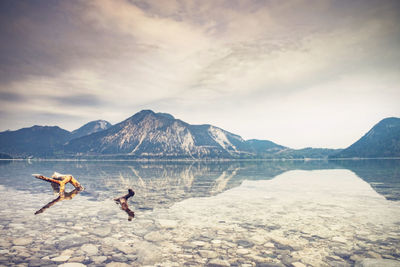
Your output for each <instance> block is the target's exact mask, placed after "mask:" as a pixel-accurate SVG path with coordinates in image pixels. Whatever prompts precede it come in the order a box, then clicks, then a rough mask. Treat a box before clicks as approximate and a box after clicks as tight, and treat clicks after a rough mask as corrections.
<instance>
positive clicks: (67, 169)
mask: <svg viewBox="0 0 400 267" xmlns="http://www.w3.org/2000/svg"><path fill="white" fill-rule="evenodd" d="M399 163H400V161H398V160H397V161H396V160H380V161H375V160H371V161H318V160H317V161H313V160H312V161H293V160H288V161H230V162H227V161H222V162H216V161H212V162H170V161H167V162H116V161H101V162H95V161H94V162H68V161H43V162H40V161H32V162H31V163H29V162H27V161H20V162H10V163H9V164H2V165H0V183H1V184H3V185H5V186H10V187H14V188H17V189H18V190H29V191H31V192H36V193H37V192H38V191H40V192H43V191H44V192H51V191H50V189H49V188H48V187H47V186H46V185H47V184H46V185H44V184H43V183H42V182H40V181H37V180H36V179H32V178H31V176H30V174H31V173H38V172H39V173H42V174H51V173H53V172H54V171H58V172H62V173H70V174H72V175H74V176H75V177H76V178H77V179H79V181H80V182H81V183H82V184H83V185H84V186H85V188H86V190H85V191H84V192H82V195H90V197H91V199H93V200H99V199H112V198H114V197H116V196H119V195H121V194H123V193H125V192H126V189H127V188H133V189H134V190H135V192H136V195H135V197H133V198H132V200H130V201H132V203H133V207H136V208H137V209H153V208H154V207H160V206H162V207H166V206H170V205H172V204H173V203H175V202H178V201H182V200H183V199H187V198H192V197H207V196H212V195H216V194H219V193H221V192H224V191H226V190H228V189H231V188H234V187H237V186H239V185H240V184H242V182H243V181H244V180H270V179H273V178H274V177H275V176H277V175H279V174H282V173H284V172H287V171H290V170H323V169H343V168H345V169H349V170H351V171H353V172H354V173H356V174H357V175H358V176H359V177H360V178H362V179H363V180H364V181H366V182H368V183H369V184H371V186H372V188H374V189H375V190H376V191H377V192H378V193H379V194H381V195H383V196H385V197H386V198H387V199H391V200H400V181H399V180H400V179H399V178H400V167H399V166H400V164H399ZM27 185H29V186H27ZM39 188H40V190H38V189H39Z"/></svg>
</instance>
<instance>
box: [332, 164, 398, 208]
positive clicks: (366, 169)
mask: <svg viewBox="0 0 400 267" xmlns="http://www.w3.org/2000/svg"><path fill="white" fill-rule="evenodd" d="M336 163H337V165H338V166H342V167H343V168H346V169H349V170H351V171H353V172H354V173H356V174H357V175H358V176H359V177H360V178H361V179H363V180H364V181H366V182H367V183H369V184H370V185H371V186H372V188H373V189H374V190H375V191H376V192H378V193H379V194H381V195H383V196H384V197H385V198H386V199H388V200H400V160H342V161H336Z"/></svg>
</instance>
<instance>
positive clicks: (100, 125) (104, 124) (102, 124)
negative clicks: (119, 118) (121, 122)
mask: <svg viewBox="0 0 400 267" xmlns="http://www.w3.org/2000/svg"><path fill="white" fill-rule="evenodd" d="M110 127H111V123H109V122H108V121H105V120H97V121H91V122H88V123H86V124H85V125H83V126H82V127H80V128H78V129H76V130H74V131H72V132H71V137H70V139H75V138H79V137H82V136H85V135H89V134H92V133H97V132H100V131H104V130H107V129H108V128H110Z"/></svg>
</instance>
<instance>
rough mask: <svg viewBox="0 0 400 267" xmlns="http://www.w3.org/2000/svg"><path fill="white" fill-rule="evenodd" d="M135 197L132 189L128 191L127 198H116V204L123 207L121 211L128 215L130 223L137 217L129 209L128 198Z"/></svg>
mask: <svg viewBox="0 0 400 267" xmlns="http://www.w3.org/2000/svg"><path fill="white" fill-rule="evenodd" d="M134 195H135V192H133V190H132V189H128V194H126V195H125V196H122V197H119V198H114V200H115V202H116V203H117V204H120V205H121V209H122V210H124V211H125V212H126V213H127V214H128V216H129V218H128V221H132V219H133V218H134V217H135V213H134V212H133V211H131V210H130V209H129V207H128V198H130V197H133V196H134Z"/></svg>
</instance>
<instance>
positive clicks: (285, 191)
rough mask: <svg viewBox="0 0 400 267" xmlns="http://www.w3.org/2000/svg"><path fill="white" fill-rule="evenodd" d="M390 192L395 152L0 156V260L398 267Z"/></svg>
mask: <svg viewBox="0 0 400 267" xmlns="http://www.w3.org/2000/svg"><path fill="white" fill-rule="evenodd" d="M54 171H57V172H60V173H68V174H72V175H73V176H74V177H75V178H77V179H78V180H79V181H80V182H81V184H83V186H84V187H85V190H84V191H83V192H81V193H80V194H77V195H75V196H74V195H72V196H70V198H71V199H69V200H63V201H58V202H54V203H53V205H52V206H51V207H49V208H44V209H43V210H42V213H40V214H37V215H34V213H35V212H36V211H38V210H40V209H41V208H42V207H44V206H45V205H46V204H47V203H49V202H51V201H53V200H54V199H56V198H57V197H58V195H54V193H53V190H52V188H51V186H50V184H49V183H46V182H44V181H41V180H38V179H35V178H34V177H32V176H31V174H33V173H41V174H43V175H45V176H51V175H52V173H53V172H54ZM128 188H132V189H133V190H134V191H135V193H136V195H135V196H134V197H132V198H130V199H129V202H128V203H129V207H130V208H131V209H132V210H133V211H134V212H135V218H134V219H133V220H132V221H128V215H127V214H126V213H125V212H124V211H122V210H121V209H120V208H119V206H118V205H117V204H116V203H115V202H114V201H113V198H115V197H119V196H122V195H124V194H126V193H127V189H128ZM72 190H73V187H72V186H71V187H67V191H72ZM67 196H68V194H67ZM399 200H400V161H399V160H359V161H332V162H327V161H307V162H303V161H277V162H273V161H265V162H210V163H205V162H194V163H193V162H189V163H188V162H150V163H140V162H110V161H108V162H70V161H69V162H68V161H31V162H28V161H0V233H1V239H0V265H4V266H15V265H19V266H59V265H61V266H84V265H86V266H143V265H150V266H204V265H209V266H295V267H301V266H353V265H355V264H356V265H360V266H385V265H386V266H399V263H400V201H399ZM71 263H75V264H74V265H72V264H71ZM363 264H364V265H363ZM368 264H375V265H368Z"/></svg>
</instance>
